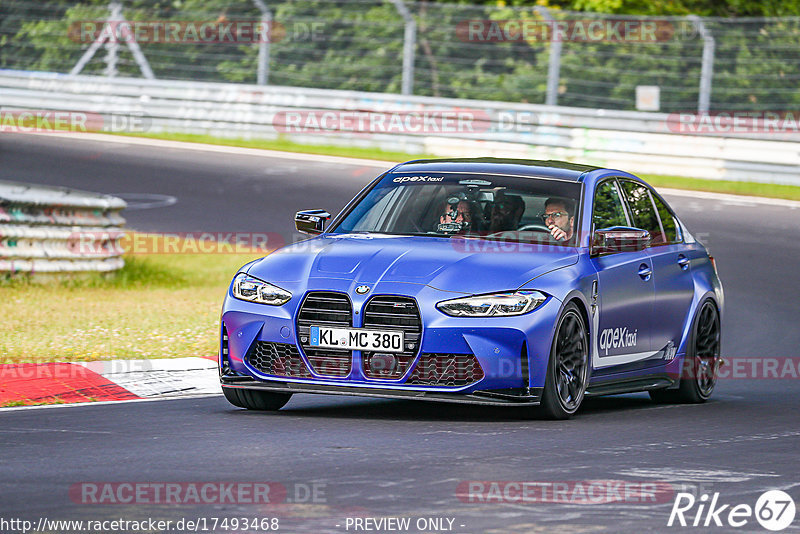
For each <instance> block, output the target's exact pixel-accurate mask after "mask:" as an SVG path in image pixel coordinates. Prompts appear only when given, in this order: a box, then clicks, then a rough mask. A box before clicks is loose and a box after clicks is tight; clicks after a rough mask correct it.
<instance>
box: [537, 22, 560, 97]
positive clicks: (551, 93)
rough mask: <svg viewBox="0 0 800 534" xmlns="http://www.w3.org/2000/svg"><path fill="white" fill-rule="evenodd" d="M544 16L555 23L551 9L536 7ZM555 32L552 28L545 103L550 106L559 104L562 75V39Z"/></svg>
mask: <svg viewBox="0 0 800 534" xmlns="http://www.w3.org/2000/svg"><path fill="white" fill-rule="evenodd" d="M534 9H535V10H536V12H537V13H539V14H540V15H541V16H542V18H544V19H545V20H546V21H548V22H549V23H550V24H551V25H553V24H555V19H554V18H553V16H552V15H551V14H550V10H549V9H547V8H546V7H544V6H536V7H534ZM554 35H555V32H554V31H553V28H552V27H551V28H550V57H549V59H548V61H547V93H546V95H545V99H544V103H545V105H548V106H557V105H558V82H559V78H560V77H561V46H562V43H561V39H553V36H554Z"/></svg>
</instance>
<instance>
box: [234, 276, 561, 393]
mask: <svg viewBox="0 0 800 534" xmlns="http://www.w3.org/2000/svg"><path fill="white" fill-rule="evenodd" d="M407 287H408V284H406V288H407ZM422 287H423V289H421V290H420V291H418V292H416V293H415V294H413V295H411V296H412V297H413V298H415V299H416V301H417V302H418V303H419V312H420V315H421V320H422V334H421V338H420V343H419V349H418V351H417V355H416V359H415V360H414V361H413V363H411V365H410V366H409V367H408V371H407V372H406V373H405V374H404V375H403V376H402V377H401V378H399V379H380V378H370V377H368V376H366V374H365V373H364V370H363V366H364V365H366V364H365V362H362V359H361V354H360V353H359V351H353V357H352V371H351V372H349V373H347V374H346V376H340V377H334V376H330V375H325V374H319V373H317V372H316V370H315V367H314V366H313V365H310V364H309V358H308V355H307V354H306V353H305V352H304V351H303V349H302V346H301V344H300V343H299V339H298V336H299V334H298V333H297V324H296V319H295V317H296V313H297V305H296V304H295V307H292V305H291V304H288V305H285V306H280V307H272V306H264V305H260V304H254V303H250V302H244V301H240V300H236V299H233V298H227V299H226V301H225V304H224V307H223V313H222V326H223V328H224V329H225V331H226V332H227V338H228V342H227V354H226V355H225V359H226V367H227V368H226V369H225V371H226V372H225V373H224V374H225V375H226V376H224V377H223V378H222V384H223V387H247V388H252V389H265V388H266V389H267V390H270V391H287V388H291V391H294V392H303V393H328V394H346V395H363V396H373V397H386V398H411V399H419V400H436V401H450V402H470V403H479V404H501V405H508V404H520V405H530V404H535V403H537V402H538V395H537V394H536V391H537V390H539V389H541V388H543V387H544V377H545V374H546V369H547V361H548V358H549V354H550V346H551V341H552V336H553V329H554V325H555V323H556V319H557V317H558V313H559V311H560V307H561V302H560V301H559V300H558V299H555V298H553V297H551V298H550V299H548V301H546V302H545V303H544V304H543V305H542V306H540V307H539V308H538V309H536V310H534V311H533V312H531V313H528V314H526V315H522V316H516V317H506V318H499V317H497V318H495V317H493V318H483V319H480V318H463V317H462V318H456V317H449V316H446V315H444V314H442V313H441V312H440V311H438V310H436V309H435V303H436V302H438V301H440V300H442V299H443V296H442V294H441V292H439V291H437V290H433V289H432V288H427V287H426V286H422ZM378 289H379V288H376V291H375V293H376V294H394V295H397V294H399V292H398V291H385V292H380V291H379V290H378ZM393 289H394V288H393ZM433 292H435V293H436V294H431V295H428V293H433ZM351 298H352V299H353V308H354V310H363V305H364V302H365V300H366V299H365V300H362V301H358V300H357V299H358V297H356V296H352V295H351ZM296 301H297V302H300V301H302V298H298V299H296ZM355 313H356V315H355V316H354V317H356V318H359V317H360V316H363V313H362V314H360V316H359V313H358V311H356V312H355ZM354 326H356V327H357V326H359V325H358V324H354ZM259 343H272V344H284V346H286V345H291V346H293V347H296V348H297V349H298V350H297V352H299V355H300V358H302V360H303V362H304V363H305V364H306V367H308V369H309V370H310V371H309V372H308V373H307V374H304V375H303V376H293V377H292V376H288V377H287V376H274V375H271V374H266V373H263V372H261V371H259V369H257V368H256V367H254V366H253V365H251V363H250V361H249V354H250V351H251V350H252V349H253V347H255V346H256V345H257V344H259ZM438 354H450V355H453V354H455V355H471V356H474V358H475V359H477V361H478V363H479V364H480V367H481V370H482V372H483V375H482V378H480V379H479V380H476V381H474V382H472V383H469V384H466V385H456V386H453V385H448V386H444V385H419V384H412V383H410V382H411V381H409V378H410V377H411V376H412V374H413V372H414V371H415V366H416V365H417V364H418V363H419V362H420V361H421V360H422V357H423V356H426V355H438ZM222 356H223V355H222V351H221V352H220V360H221V370H222V367H223V365H222ZM510 390H514V391H518V392H519V393H514V394H511V395H509V394H507V393H497V392H498V391H510ZM498 395H500V396H498ZM508 397H511V398H508ZM458 399H462V400H458Z"/></svg>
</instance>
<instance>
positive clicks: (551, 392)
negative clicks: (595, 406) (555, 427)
mask: <svg viewBox="0 0 800 534" xmlns="http://www.w3.org/2000/svg"><path fill="white" fill-rule="evenodd" d="M588 380H589V336H588V330H587V328H586V322H585V321H584V320H583V315H581V312H580V310H578V307H577V306H576V305H575V304H574V303H570V304H568V305H567V307H566V308H565V309H564V312H563V313H562V314H561V317H560V318H559V320H558V326H557V327H556V335H555V339H553V345H552V347H551V350H550V361H549V363H548V364H547V376H546V377H545V385H544V392H543V393H542V403H541V406H540V409H541V411H542V414H543V415H544V416H545V417H547V418H548V419H569V418H570V417H572V415H573V414H574V413H575V412H577V411H578V408H579V407H580V405H581V402H582V401H583V396H584V394H585V393H586V385H587V383H588Z"/></svg>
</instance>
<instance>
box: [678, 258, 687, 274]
mask: <svg viewBox="0 0 800 534" xmlns="http://www.w3.org/2000/svg"><path fill="white" fill-rule="evenodd" d="M678 265H680V268H681V270H682V271H685V270H686V269H688V268H689V258H687V257H686V256H684V255H683V254H679V255H678Z"/></svg>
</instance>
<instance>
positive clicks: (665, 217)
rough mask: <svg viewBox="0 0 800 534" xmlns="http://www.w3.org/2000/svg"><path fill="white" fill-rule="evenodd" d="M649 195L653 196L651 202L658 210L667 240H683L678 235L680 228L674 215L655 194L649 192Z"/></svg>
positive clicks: (669, 241) (670, 241)
mask: <svg viewBox="0 0 800 534" xmlns="http://www.w3.org/2000/svg"><path fill="white" fill-rule="evenodd" d="M650 196H652V197H653V202H654V203H655V205H656V209H657V210H658V216H659V217H660V218H661V226H663V227H664V233H665V234H666V236H667V242H668V243H680V242H681V241H683V238H682V237H681V235H680V230H678V222H677V221H676V220H675V216H674V215H673V214H672V212H671V211H670V209H669V208H668V207H667V205H666V204H664V202H663V201H662V200H661V199H660V198H658V197H657V196H656V195H652V194H651V195H650Z"/></svg>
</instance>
